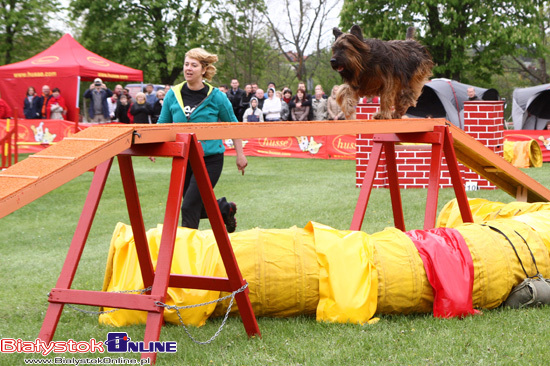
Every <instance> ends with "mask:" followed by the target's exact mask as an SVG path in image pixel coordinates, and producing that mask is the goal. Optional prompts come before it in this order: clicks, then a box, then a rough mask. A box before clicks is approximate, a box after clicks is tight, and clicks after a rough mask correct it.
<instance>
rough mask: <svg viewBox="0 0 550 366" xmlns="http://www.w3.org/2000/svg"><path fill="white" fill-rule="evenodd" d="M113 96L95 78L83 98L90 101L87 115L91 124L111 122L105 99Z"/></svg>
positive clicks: (99, 80) (101, 82) (98, 79)
mask: <svg viewBox="0 0 550 366" xmlns="http://www.w3.org/2000/svg"><path fill="white" fill-rule="evenodd" d="M112 95H113V92H112V91H110V90H109V89H108V88H107V86H106V85H105V84H103V81H101V79H100V78H95V80H94V83H93V84H92V85H90V89H88V90H86V92H85V93H84V98H88V99H90V108H89V110H88V113H89V114H90V118H91V119H92V122H97V123H105V122H107V121H110V120H111V117H110V116H109V105H108V104H107V98H109V97H110V96H112Z"/></svg>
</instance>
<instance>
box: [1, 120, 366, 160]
mask: <svg viewBox="0 0 550 366" xmlns="http://www.w3.org/2000/svg"><path fill="white" fill-rule="evenodd" d="M6 125H7V121H6V120H3V119H0V138H2V137H4V135H5V134H6V127H7V126H6ZM18 125H19V133H18V151H19V153H23V154H24V153H35V152H38V151H41V150H42V149H44V148H46V147H48V146H49V144H51V143H55V142H59V141H61V140H63V139H64V138H65V137H69V136H72V135H74V134H75V123H74V122H70V121H61V120H48V119H19V121H18ZM89 126H92V124H89V123H79V125H78V130H79V131H81V130H83V129H85V128H87V127H89ZM9 128H10V129H12V128H13V120H12V121H11V122H10V127H9ZM224 144H225V147H226V155H235V149H234V147H233V141H232V140H224ZM243 145H244V152H245V154H246V155H247V156H271V157H287V158H309V159H345V160H353V159H355V135H330V136H296V137H264V138H254V139H248V140H243Z"/></svg>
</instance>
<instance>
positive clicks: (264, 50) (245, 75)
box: [216, 0, 278, 85]
mask: <svg viewBox="0 0 550 366" xmlns="http://www.w3.org/2000/svg"><path fill="white" fill-rule="evenodd" d="M221 8H222V9H223V11H222V12H221V13H220V14H218V20H217V21H216V28H217V30H218V31H219V37H217V39H219V42H218V43H217V44H216V46H217V53H218V56H219V57H220V62H219V67H218V73H217V79H218V80H220V81H222V82H224V83H229V80H230V79H232V78H237V79H239V80H240V81H241V82H257V83H260V85H263V84H262V82H263V81H264V80H262V78H263V77H265V76H266V74H267V73H269V72H270V71H269V70H268V65H272V64H273V62H274V60H276V59H277V58H278V53H277V52H274V50H273V49H272V48H271V46H270V45H269V39H268V38H269V33H268V28H267V27H266V26H265V17H264V10H265V1H264V0H248V1H245V0H236V1H235V0H231V1H230V0H226V1H225V2H224V3H223V6H222V7H221Z"/></svg>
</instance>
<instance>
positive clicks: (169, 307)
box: [48, 282, 248, 345]
mask: <svg viewBox="0 0 550 366" xmlns="http://www.w3.org/2000/svg"><path fill="white" fill-rule="evenodd" d="M247 288H248V282H247V283H245V284H244V285H243V286H242V287H241V288H239V289H238V290H235V291H233V292H232V293H230V294H229V295H227V296H224V297H220V298H219V299H216V300H212V301H208V302H204V303H200V304H194V305H185V306H176V305H167V304H165V303H163V302H162V301H155V305H156V306H160V307H163V308H165V309H171V310H176V314H177V315H178V318H179V320H180V323H181V325H182V326H183V329H184V330H185V333H187V335H188V336H189V338H190V339H191V340H192V341H193V342H195V343H197V344H201V345H206V344H210V343H212V342H213V341H214V340H215V339H216V338H217V337H218V336H219V335H220V333H221V331H222V329H223V328H224V326H225V323H226V322H227V319H228V318H229V313H230V312H231V307H232V306H233V301H234V300H235V295H237V294H238V293H241V292H243V291H244V290H246V289H247ZM151 289H152V287H151V286H149V287H147V288H145V289H141V290H125V291H113V293H119V294H122V293H134V292H137V293H140V294H142V293H145V292H147V291H151ZM48 296H50V294H49V293H48ZM229 298H231V300H230V301H229V306H228V307H227V311H226V312H225V316H224V317H223V320H222V323H221V325H220V327H219V328H218V330H217V331H216V333H214V335H213V336H212V337H210V339H209V340H207V341H198V340H197V339H195V337H193V335H191V333H190V332H189V329H188V328H187V327H186V326H185V323H184V321H183V318H182V317H181V313H180V310H185V309H193V308H197V307H199V306H206V305H210V304H214V303H218V302H220V301H224V300H227V299H229ZM65 305H67V306H68V307H70V308H71V309H73V310H76V311H79V312H81V313H85V314H90V315H102V314H109V313H113V312H115V311H117V310H120V309H112V310H109V311H90V310H84V309H80V308H77V307H76V306H74V305H72V304H65Z"/></svg>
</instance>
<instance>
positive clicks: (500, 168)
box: [0, 119, 550, 218]
mask: <svg viewBox="0 0 550 366" xmlns="http://www.w3.org/2000/svg"><path fill="white" fill-rule="evenodd" d="M445 124H446V123H445V120H444V119H407V120H392V121H382V120H372V121H371V120H354V121H338V122H334V121H311V122H271V123H261V122H250V123H198V124H197V123H194V124H186V123H178V124H165V125H102V126H94V127H90V128H87V129H85V130H83V131H81V132H79V133H78V134H76V135H73V136H72V137H67V138H65V139H64V140H62V141H61V142H59V143H57V144H56V145H53V146H51V147H49V148H47V149H45V150H43V151H41V152H39V153H36V154H34V155H31V156H30V157H29V158H28V159H25V160H23V161H21V162H19V163H17V164H15V165H13V166H11V167H9V168H8V169H6V170H4V171H2V172H0V218H2V217H4V216H6V215H8V214H10V213H12V212H13V211H16V210H18V209H19V208H21V207H23V206H25V205H26V204H28V203H30V202H32V201H34V200H35V199H37V198H39V197H41V196H43V195H45V194H46V193H48V192H50V191H52V190H54V189H55V188H57V187H59V186H61V185H63V184H65V183H67V182H69V181H70V180H72V179H74V178H76V177H78V176H79V175H81V174H82V173H85V172H86V171H88V170H90V169H93V168H95V167H96V166H98V165H99V164H101V163H103V162H104V161H106V160H107V159H109V158H111V157H113V156H116V155H117V154H119V153H121V152H123V151H125V150H127V149H129V148H131V147H132V145H139V144H149V143H162V142H166V141H174V140H175V136H176V134H177V133H194V134H196V135H197V138H198V139H200V140H208V139H219V138H245V139H246V138H253V137H285V136H302V135H309V136H318V135H330V134H355V133H369V134H370V133H372V134H376V133H414V132H431V131H433V130H434V126H437V125H445ZM447 125H448V126H449V127H450V129H451V133H452V136H453V140H454V143H453V145H454V149H455V151H456V156H457V158H458V160H460V161H461V162H462V163H464V164H465V165H466V166H468V167H469V168H471V169H472V170H474V171H475V172H477V173H478V174H479V175H481V176H482V177H484V178H486V179H487V180H489V181H491V182H492V183H493V184H495V185H496V186H497V187H499V188H501V189H502V190H504V191H505V192H507V193H508V194H510V195H512V196H514V197H516V198H517V199H518V200H522V201H528V202H546V201H550V190H548V189H547V188H545V187H544V186H543V185H542V184H540V183H538V182H537V181H536V180H534V179H533V178H530V177H529V176H528V175H527V174H525V173H523V172H522V171H521V170H519V169H517V168H515V167H514V166H513V165H511V164H509V163H508V162H506V161H505V160H504V159H503V158H502V157H500V156H499V155H497V154H495V153H493V152H492V151H491V150H490V149H488V148H486V147H485V146H483V145H482V144H480V143H479V142H478V141H476V140H475V139H473V138H472V137H470V136H469V135H467V134H466V133H465V132H464V131H462V130H460V129H459V128H457V127H455V126H453V125H450V124H448V123H447ZM312 131H315V132H312ZM134 147H135V146H134Z"/></svg>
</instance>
